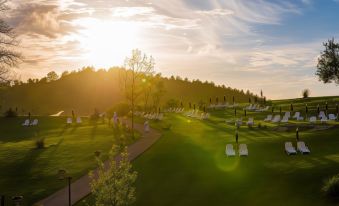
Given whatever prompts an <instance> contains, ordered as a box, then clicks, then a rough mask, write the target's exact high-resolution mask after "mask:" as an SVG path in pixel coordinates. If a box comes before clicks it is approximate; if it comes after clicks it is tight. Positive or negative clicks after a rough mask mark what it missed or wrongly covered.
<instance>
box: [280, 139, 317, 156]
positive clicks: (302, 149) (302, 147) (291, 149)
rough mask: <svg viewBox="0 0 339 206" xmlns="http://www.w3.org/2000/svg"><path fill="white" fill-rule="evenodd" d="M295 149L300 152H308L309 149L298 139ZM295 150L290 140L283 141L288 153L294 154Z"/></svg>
mask: <svg viewBox="0 0 339 206" xmlns="http://www.w3.org/2000/svg"><path fill="white" fill-rule="evenodd" d="M297 150H298V151H299V152H300V153H301V154H309V153H310V152H311V151H310V150H309V148H308V147H307V146H306V144H305V142H302V141H299V142H297ZM297 150H296V149H295V148H294V146H293V144H292V142H285V152H286V154H288V155H295V154H297Z"/></svg>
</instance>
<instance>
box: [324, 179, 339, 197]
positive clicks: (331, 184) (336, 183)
mask: <svg viewBox="0 0 339 206" xmlns="http://www.w3.org/2000/svg"><path fill="white" fill-rule="evenodd" d="M322 190H323V192H324V193H325V195H326V196H328V197H331V198H339V175H335V176H333V177H331V178H329V179H328V180H326V181H325V184H324V186H323V188H322Z"/></svg>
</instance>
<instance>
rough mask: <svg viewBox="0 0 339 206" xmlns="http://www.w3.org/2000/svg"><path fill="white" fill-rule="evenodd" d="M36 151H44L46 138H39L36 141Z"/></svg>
mask: <svg viewBox="0 0 339 206" xmlns="http://www.w3.org/2000/svg"><path fill="white" fill-rule="evenodd" d="M35 147H36V149H43V148H44V147H45V138H39V139H37V140H35Z"/></svg>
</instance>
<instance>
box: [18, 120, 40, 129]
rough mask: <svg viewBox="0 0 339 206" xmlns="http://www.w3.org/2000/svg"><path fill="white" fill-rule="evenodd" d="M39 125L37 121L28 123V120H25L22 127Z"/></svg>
mask: <svg viewBox="0 0 339 206" xmlns="http://www.w3.org/2000/svg"><path fill="white" fill-rule="evenodd" d="M38 123H39V121H38V119H34V120H33V121H32V122H30V121H29V119H26V120H25V122H24V123H22V126H26V127H27V126H37V125H38Z"/></svg>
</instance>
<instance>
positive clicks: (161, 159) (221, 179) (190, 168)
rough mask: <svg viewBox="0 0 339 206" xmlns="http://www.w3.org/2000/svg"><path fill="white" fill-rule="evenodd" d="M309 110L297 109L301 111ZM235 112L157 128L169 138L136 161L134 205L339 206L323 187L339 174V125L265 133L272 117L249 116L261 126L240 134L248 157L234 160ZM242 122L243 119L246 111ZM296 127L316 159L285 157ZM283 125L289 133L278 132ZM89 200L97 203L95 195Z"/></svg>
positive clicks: (171, 118)
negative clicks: (230, 147) (228, 149)
mask: <svg viewBox="0 0 339 206" xmlns="http://www.w3.org/2000/svg"><path fill="white" fill-rule="evenodd" d="M317 101H318V99H317ZM274 103H275V104H278V103H276V102H274ZM309 103H312V99H309ZM279 104H284V105H288V104H289V103H288V100H285V101H279ZM278 106H279V105H278ZM303 106H304V105H303V104H300V105H297V106H296V107H295V111H296V110H299V109H301V108H302V107H303ZM313 112H314V111H313ZM233 114H234V113H233V110H232V109H228V110H226V111H225V110H218V111H212V117H211V118H210V120H207V121H200V120H196V119H191V118H187V117H185V116H182V115H178V114H168V115H166V118H165V120H164V121H163V122H153V123H152V124H153V126H154V127H156V128H158V129H160V130H162V132H163V136H162V138H161V139H160V140H159V141H158V142H157V143H156V144H155V145H154V146H152V148H151V149H150V150H148V151H146V152H145V153H144V154H143V155H142V156H140V157H139V158H137V159H136V160H135V161H134V162H133V165H134V169H135V170H136V171H137V172H138V174H139V175H138V179H137V182H136V188H137V200H136V202H135V204H134V205H136V206H139V205H140V206H146V205H147V206H152V205H154V206H159V205H162V206H163V205H165V206H166V205H168V206H171V205H176V206H181V205H182V206H187V205H213V206H214V205H333V204H334V203H333V202H332V201H330V200H328V199H327V198H326V197H324V196H323V194H322V193H321V187H322V184H323V181H324V180H325V179H327V178H328V177H330V176H332V175H335V174H337V173H338V168H339V150H338V148H339V127H338V125H339V123H338V122H337V123H328V124H327V125H332V126H333V128H331V129H328V130H314V128H313V129H308V128H304V127H302V126H301V125H302V124H306V125H309V123H307V122H303V123H299V122H296V121H292V122H291V123H289V124H280V125H278V124H271V123H264V122H261V124H262V125H264V126H266V128H258V127H257V125H258V123H259V122H258V120H263V119H264V117H265V116H266V115H267V114H268V112H266V113H249V115H248V116H253V117H254V118H255V124H256V126H255V127H254V128H251V129H250V128H248V127H247V126H242V127H241V128H240V129H239V142H240V143H245V144H247V145H248V149H249V156H248V157H238V156H236V157H229V158H228V157H226V155H225V145H226V144H228V143H233V144H234V145H235V138H234V133H235V127H234V125H233V124H226V123H225V119H233V118H234V117H233ZM313 115H314V114H313ZM240 116H243V113H242V112H240V111H239V113H238V117H240ZM244 119H245V120H247V118H244ZM165 124H171V125H172V126H171V129H170V130H165V129H162V128H163V126H164V125H165ZM320 125H322V124H320V123H319V124H317V125H316V126H320ZM297 126H300V139H301V140H303V141H305V142H306V144H307V145H308V146H309V148H310V150H311V154H309V155H301V154H299V153H298V154H297V155H295V156H288V155H286V154H285V152H284V142H286V141H291V142H293V144H294V145H295V146H296V141H295V128H296V127H297ZM282 127H286V128H289V129H288V130H286V131H284V130H282V131H277V129H278V128H282ZM86 201H87V202H91V201H93V200H92V197H91V196H90V197H88V198H86ZM78 205H84V204H83V203H79V204H78Z"/></svg>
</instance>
